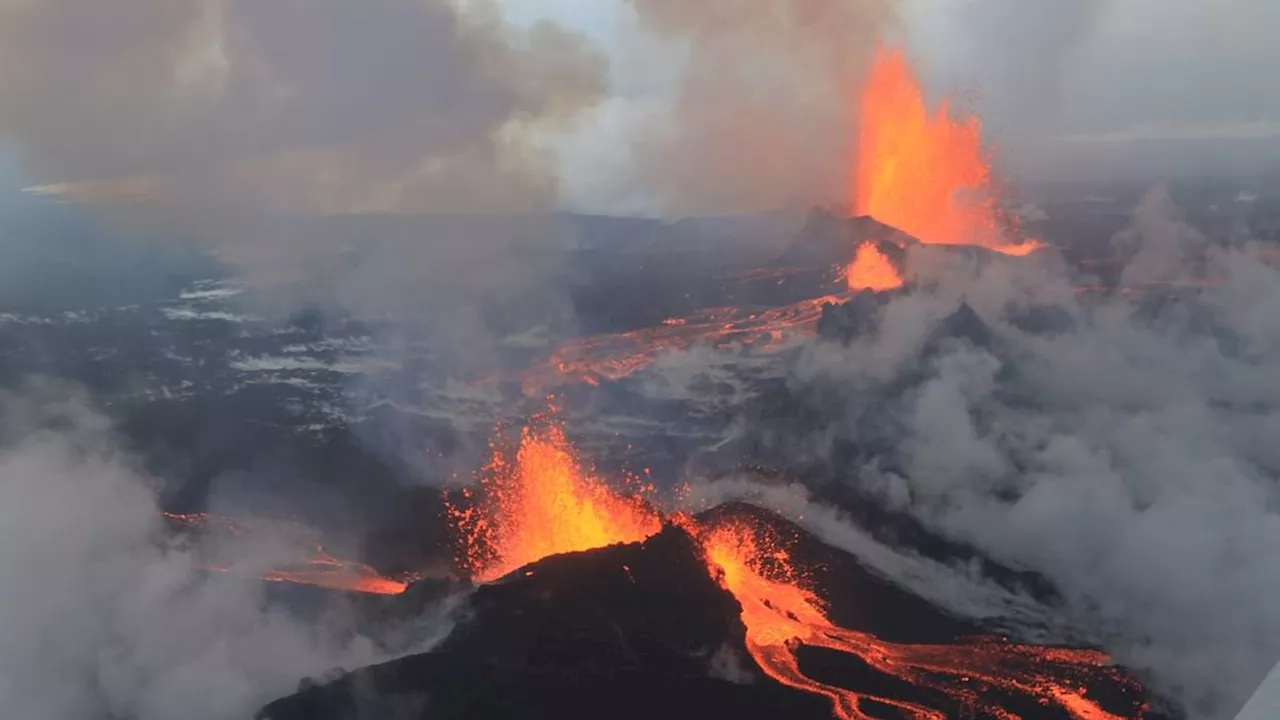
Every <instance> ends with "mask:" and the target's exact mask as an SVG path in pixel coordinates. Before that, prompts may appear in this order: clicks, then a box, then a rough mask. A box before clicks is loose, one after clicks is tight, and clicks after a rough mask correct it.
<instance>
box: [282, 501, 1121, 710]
mask: <svg viewBox="0 0 1280 720" xmlns="http://www.w3.org/2000/svg"><path fill="white" fill-rule="evenodd" d="M726 519H730V520H747V521H749V522H751V523H754V524H755V527H759V528H762V529H768V530H771V531H772V532H773V534H774V535H775V536H777V537H781V538H784V539H785V541H787V543H788V547H789V549H790V552H791V556H792V557H793V558H794V559H795V560H796V561H797V562H798V563H800V564H802V565H803V566H804V567H807V568H811V569H813V571H814V574H813V576H812V577H811V578H810V580H811V581H812V582H813V583H814V585H815V587H817V588H819V589H820V591H821V593H822V594H823V596H824V597H825V598H826V599H827V600H828V602H829V607H828V610H827V612H828V614H829V615H830V617H831V619H832V621H834V622H835V623H837V624H839V625H841V626H844V627H848V628H851V629H856V630H861V631H869V632H872V633H874V634H876V635H877V636H878V637H880V638H881V639H883V640H885V641H888V642H897V643H949V642H954V641H957V640H958V639H959V638H961V637H964V636H970V635H973V634H975V633H978V632H981V630H982V628H980V627H978V626H976V625H974V624H973V623H970V622H967V621H964V620H961V619H958V618H955V617H952V616H950V615H948V614H946V613H944V612H941V611H939V610H938V609H936V608H934V607H932V606H930V605H929V604H928V603H927V602H926V601H924V600H922V599H920V598H917V597H914V596H912V595H910V594H909V593H907V592H905V591H903V590H902V589H901V588H898V587H897V586H895V585H894V584H892V583H891V582H889V581H887V580H886V579H884V578H880V577H877V576H876V575H874V574H873V573H871V572H869V571H867V570H866V569H865V568H863V567H862V566H861V565H860V564H859V563H858V561H857V560H856V559H855V558H853V557H852V556H850V555H848V554H847V553H844V552H842V551H840V550H837V549H835V548H831V547H829V546H827V545H825V544H823V543H821V542H820V541H818V540H817V539H816V538H814V537H813V536H811V535H809V534H807V533H806V532H804V531H803V530H801V529H800V528H799V527H798V526H796V525H794V524H792V523H790V522H788V521H786V520H784V519H782V518H780V517H778V516H776V515H773V514H772V513H768V512H766V511H763V510H759V509H757V508H754V507H752V506H749V505H744V504H730V505H725V506H721V507H719V508H716V509H715V510H712V511H710V512H708V513H704V514H703V515H702V516H700V520H702V521H703V522H709V523H711V522H717V521H722V520H726ZM469 610H470V617H468V618H466V619H465V620H463V621H462V622H461V623H460V624H459V626H458V627H457V628H456V629H455V631H454V633H453V634H452V635H451V636H450V637H449V638H448V639H447V640H445V641H444V642H443V643H442V644H441V645H440V646H439V647H438V648H437V649H435V650H434V651H432V652H430V653H426V654H421V655H415V656H410V657H405V658H401V659H399V660H394V661H392V662H388V663H384V664H381V665H377V666H373V667H370V668H365V669H362V670H358V671H355V672H353V673H350V674H347V675H345V676H342V677H340V678H337V679H336V680H332V681H331V682H327V683H324V684H318V683H316V682H312V681H304V682H303V683H302V685H301V686H300V688H299V692H298V693H297V694H295V695H293V696H290V697H287V698H283V699H281V700H278V701H276V702H273V703H271V704H270V705H268V706H267V707H265V708H264V709H263V710H262V711H261V712H260V713H259V716H258V717H259V718H261V719H262V720H354V719H356V718H394V719H399V718H404V719H405V720H417V719H419V718H421V719H424V720H425V719H426V718H432V719H436V718H484V719H485V720H488V719H491V718H549V719H550V718H555V719H556V720H564V719H570V718H592V719H593V720H594V719H595V718H602V717H608V718H636V719H637V720H640V719H641V718H643V719H644V720H652V718H654V717H662V718H689V720H694V719H697V720H703V719H704V718H713V717H733V718H735V719H739V720H753V719H755V718H760V719H764V718H798V719H803V718H814V719H815V720H816V719H818V718H829V717H831V707H830V704H829V701H828V700H827V699H826V698H825V697H822V696H820V695H817V694H812V693H806V692H801V691H798V690H795V689H792V688H789V687H786V686H783V685H781V684H779V683H777V682H774V681H772V680H770V679H768V678H767V677H765V676H763V675H762V674H761V673H759V672H758V671H757V669H756V668H755V665H754V663H753V661H752V660H751V659H750V657H749V655H748V654H747V652H746V646H745V632H746V631H745V628H744V626H743V625H742V623H741V619H740V612H741V608H740V606H739V605H738V603H737V601H736V600H735V599H734V598H733V597H732V596H731V595H729V594H728V593H727V592H726V591H724V590H723V589H722V588H721V587H720V586H719V585H718V584H717V583H716V582H715V581H714V580H713V579H712V578H711V576H710V575H709V574H708V572H707V570H706V566H705V563H704V560H703V559H702V557H701V552H700V549H699V547H698V546H697V544H696V543H695V542H694V541H693V539H692V538H690V537H689V535H687V534H686V533H685V532H684V531H683V530H681V529H678V528H676V527H668V528H667V529H665V530H664V531H663V532H662V533H660V534H658V535H656V536H654V537H653V538H650V539H649V540H648V541H646V542H644V543H636V544H631V545H622V546H615V547H610V548H604V549H600V550H596V551H591V552H586V553H575V554H569V555H563V556H557V557H551V558H547V559H545V560H542V561H540V562H537V563H534V564H532V565H529V566H527V567H526V568H523V569H522V570H519V571H517V572H515V573H513V574H512V575H510V576H508V577H507V578H505V579H504V580H502V581H500V582H498V583H495V584H492V585H487V586H483V587H481V588H478V589H477V590H476V591H475V592H474V594H473V596H472V598H471V602H470V606H469ZM799 658H800V663H801V669H802V670H803V671H804V672H806V673H808V674H810V675H811V676H813V677H817V678H821V679H822V680H823V681H824V682H830V683H833V684H837V685H843V686H845V687H850V688H853V689H856V690H859V691H866V692H869V693H874V694H877V695H882V696H885V697H891V698H897V699H907V700H912V701H916V702H923V703H927V704H929V705H931V706H934V707H938V708H939V709H940V710H942V711H944V712H946V713H948V716H956V717H959V716H966V717H968V716H972V713H971V712H970V713H968V714H966V712H967V711H966V709H965V708H962V707H959V706H957V705H955V703H954V701H951V700H949V699H947V698H946V697H944V696H941V694H940V693H937V692H936V691H931V690H927V689H922V688H916V687H913V686H912V685H909V684H907V683H906V682H905V681H903V680H900V679H897V678H892V677H889V676H887V675H884V674H881V673H880V672H878V671H875V670H873V669H871V668H870V667H869V666H867V665H866V664H865V663H863V662H862V661H860V660H858V659H857V658H856V657H853V656H851V655H845V654H841V653H833V652H831V651H827V650H821V649H814V648H802V649H801V652H800V653H799ZM726 665H728V666H736V667H734V668H733V669H731V670H726V669H725V667H726ZM1101 691H1102V692H1104V693H1105V692H1108V691H1109V690H1108V688H1106V687H1103V688H1102V689H1101ZM1110 691H1111V692H1114V693H1116V695H1115V700H1116V703H1115V707H1133V706H1134V705H1135V703H1137V702H1138V699H1135V698H1134V697H1132V695H1131V694H1126V693H1128V692H1129V691H1128V690H1125V689H1118V690H1117V689H1115V688H1111V689H1110ZM1090 692H1091V694H1092V693H1093V692H1094V689H1093V688H1092V686H1091V688H1090ZM1001 702H1004V701H1003V700H1002V701H1001ZM1004 704H1005V705H1006V706H1008V707H1016V708H1017V709H1018V710H1019V712H1020V713H1022V714H1021V715H1020V716H1021V717H1025V718H1064V719H1065V717H1066V716H1065V715H1064V714H1063V713H1062V712H1061V711H1059V710H1054V709H1052V708H1043V707H1040V706H1038V705H1037V704H1036V702H1035V701H1034V700H1032V699H1022V700H1019V699H1017V698H1014V699H1012V700H1010V701H1009V702H1004ZM1037 708H1038V709H1037ZM873 714H875V713H874V711H873ZM876 716H877V717H879V715H878V714H876ZM884 717H886V718H888V717H896V716H894V715H892V714H885V715H884ZM974 717H980V716H974Z"/></svg>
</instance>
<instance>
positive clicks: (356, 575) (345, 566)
mask: <svg viewBox="0 0 1280 720" xmlns="http://www.w3.org/2000/svg"><path fill="white" fill-rule="evenodd" d="M164 516H165V518H167V519H168V520H169V521H170V522H172V523H174V524H175V525H178V526H180V527H181V528H182V529H183V530H185V531H187V532H193V533H200V534H202V535H208V534H220V535H224V536H230V537H234V538H241V539H243V538H249V537H260V538H263V539H266V538H267V537H268V536H270V537H271V538H272V541H273V542H274V541H277V540H280V539H281V537H282V536H284V535H298V534H300V533H301V534H307V535H310V534H313V531H309V530H307V529H301V530H300V529H299V528H296V527H288V526H289V524H288V523H278V522H271V521H266V520H261V519H246V520H236V519H232V518H225V517H216V516H211V515H207V514H204V513H191V514H178V513H164ZM298 554H299V558H298V559H297V560H296V561H294V562H290V563H288V564H286V565H282V566H278V567H274V568H271V569H269V570H266V571H264V572H260V573H256V574H255V577H256V578H257V579H259V580H266V581H268V582H286V583H294V584H297V585H314V586H316V587H322V588H327V589H329V590H345V591H348V592H360V593H371V594H376V595H398V594H400V593H402V592H404V589H405V587H407V583H404V582H401V581H399V580H393V579H391V578H388V577H383V576H382V575H380V574H378V571H376V570H374V569H373V568H371V567H369V566H368V565H364V564H362V563H358V562H354V561H352V560H343V559H341V558H337V557H334V556H333V555H330V554H329V553H328V552H326V551H325V549H324V547H323V546H321V545H314V546H311V547H309V548H307V549H306V550H301V551H299V553H298ZM200 568H201V569H202V570H207V571H209V572H225V573H234V572H236V569H235V568H234V567H231V566H229V565H228V564H227V563H225V562H222V561H219V560H216V559H212V560H210V561H209V562H203V563H201V565H200Z"/></svg>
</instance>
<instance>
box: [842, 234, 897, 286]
mask: <svg viewBox="0 0 1280 720" xmlns="http://www.w3.org/2000/svg"><path fill="white" fill-rule="evenodd" d="M844 276H845V279H846V280H848V282H849V292H858V291H860V290H872V291H874V292H883V291H885V290H894V289H896V288H900V287H902V275H900V274H899V273H898V268H896V267H894V266H893V263H892V262H889V258H887V257H885V256H884V253H882V252H880V249H879V248H877V247H876V246H875V243H869V242H865V243H862V244H861V245H859V246H858V254H857V255H855V256H854V258H853V262H851V263H849V267H847V268H845V272H844Z"/></svg>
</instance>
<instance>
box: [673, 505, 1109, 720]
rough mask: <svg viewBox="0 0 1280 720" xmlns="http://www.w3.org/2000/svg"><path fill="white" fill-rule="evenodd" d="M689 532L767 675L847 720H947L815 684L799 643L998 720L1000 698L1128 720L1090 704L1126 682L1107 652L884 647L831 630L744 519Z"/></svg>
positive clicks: (987, 645)
mask: <svg viewBox="0 0 1280 720" xmlns="http://www.w3.org/2000/svg"><path fill="white" fill-rule="evenodd" d="M684 524H685V526H686V528H687V529H689V530H690V532H692V533H693V534H694V535H695V537H697V538H698V539H699V540H700V541H701V543H702V546H703V548H704V552H705V554H706V562H707V566H708V569H709V571H710V572H711V574H712V575H713V576H714V577H716V578H717V579H718V580H719V581H720V583H721V584H722V585H723V586H724V588H725V589H726V590H728V591H729V592H730V593H732V594H733V596H734V597H735V598H736V599H737V600H738V603H739V604H740V605H741V606H742V622H743V624H744V625H745V626H746V629H747V634H746V644H747V650H748V651H749V652H750V653H751V656H752V657H753V658H754V659H755V661H756V663H757V665H759V667H760V669H761V670H762V671H763V672H764V673H765V674H766V675H768V676H769V677H771V678H773V679H774V680H777V681H778V682H780V683H783V684H785V685H788V686H790V687H793V688H796V689H799V690H803V691H806V692H810V693H815V694H818V695H822V696H825V697H827V698H828V699H830V701H831V704H832V709H833V712H834V714H835V716H836V717H837V718H840V720H873V716H872V715H870V714H868V712H869V709H871V708H894V709H895V710H896V711H897V712H898V713H899V714H901V715H904V716H905V717H909V718H917V719H920V720H946V717H947V715H946V714H944V713H943V712H941V711H939V710H937V709H934V708H930V707H926V706H924V705H921V704H918V703H915V702H907V701H902V700H897V699H893V698H889V697H883V696H877V695H872V694H867V693H858V692H854V691H852V690H848V689H845V688H841V687H837V686H833V685H828V684H826V683H822V682H819V681H817V680H814V679H812V678H810V677H808V676H807V675H805V674H804V671H803V670H801V668H800V664H799V660H798V658H797V655H796V649H797V646H798V645H799V644H803V645H809V646H813V647H821V648H827V649H829V650H835V651H838V652H842V653H847V654H849V655H853V656H856V657H857V658H859V659H861V660H862V661H863V662H864V663H866V664H867V665H868V666H869V667H871V668H873V669H875V670H876V671H879V672H881V673H884V674H885V675H888V676H890V677H895V678H899V679H901V680H904V681H906V682H908V683H910V684H911V685H913V686H916V687H920V688H927V689H930V690H933V691H935V692H937V693H939V694H940V695H943V696H946V697H948V698H950V699H951V700H952V701H953V702H955V703H957V704H959V705H960V706H961V707H963V708H966V709H967V710H969V711H975V710H976V711H980V712H982V713H985V714H987V715H989V716H992V717H997V718H1003V719H1005V720H1016V718H1017V717H1018V715H1016V714H1014V713H1012V712H1010V711H1008V710H1006V709H1004V708H1002V707H1000V706H999V705H997V704H995V703H993V702H991V701H990V700H988V699H987V698H988V697H990V696H991V695H992V694H993V693H994V694H997V695H998V694H1000V693H1002V692H1003V693H1012V694H1016V695H1019V696H1024V697H1032V698H1035V699H1036V701H1037V702H1038V703H1040V704H1041V705H1044V706H1051V707H1056V708H1058V709H1059V710H1061V711H1062V712H1063V713H1065V714H1066V716H1067V717H1071V718H1075V719H1076V720H1122V716H1120V715H1115V714H1113V713H1111V712H1109V711H1107V710H1105V709H1103V708H1102V707H1101V706H1100V705H1099V704H1098V703H1097V702H1096V701H1094V700H1093V699H1091V698H1089V697H1088V696H1087V695H1086V690H1085V687H1086V685H1087V682H1088V680H1089V679H1091V678H1094V679H1096V678H1097V677H1099V676H1107V677H1108V679H1110V680H1112V681H1113V682H1124V679H1123V677H1122V676H1121V674H1120V673H1119V672H1116V671H1114V670H1113V669H1112V668H1111V667H1109V666H1108V661H1109V658H1108V657H1107V656H1106V655H1104V654H1103V653H1100V652H1096V651H1093V650H1074V649H1064V648H1050V647H1038V646H1031V645H1020V644H1015V643H1010V642H1006V641H1004V640H1000V639H996V638H977V639H973V640H968V641H962V642H959V643H956V644H953V645H912V644H901V643H891V642H885V641H883V640H880V639H879V638H877V637H875V636H874V635H871V634H868V633H863V632H857V631H853V630H848V629H845V628H842V627H838V626H836V625H835V624H833V623H832V622H831V620H830V619H828V617H827V614H826V612H825V610H824V603H823V602H822V601H821V600H820V599H819V598H818V596H817V595H816V594H815V593H814V592H813V591H811V590H810V589H808V588H807V587H806V586H805V585H806V583H805V581H804V572H803V571H802V570H800V569H798V568H797V567H795V565H794V563H793V561H792V558H791V556H790V554H789V552H788V551H787V549H786V548H785V546H784V543H782V542H780V540H779V538H777V537H776V536H774V535H773V533H770V532H768V531H767V529H766V528H763V527H760V526H757V525H756V524H754V523H748V522H746V521H741V520H729V521H721V522H718V523H712V524H710V525H701V524H698V523H697V522H696V521H693V520H688V519H686V521H685V523H684Z"/></svg>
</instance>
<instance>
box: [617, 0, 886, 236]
mask: <svg viewBox="0 0 1280 720" xmlns="http://www.w3.org/2000/svg"><path fill="white" fill-rule="evenodd" d="M630 4H631V6H632V7H634V8H635V10H636V12H637V13H638V15H639V17H640V21H641V24H642V26H643V27H644V28H646V29H648V30H650V31H652V32H655V33H657V34H658V35H659V36H660V37H662V38H664V39H666V40H667V41H668V42H669V49H668V52H676V53H679V52H683V53H685V60H686V62H685V67H684V72H683V75H682V78H681V81H680V83H681V84H680V88H679V90H678V92H677V95H676V98H675V101H674V105H673V107H672V108H671V110H670V113H669V114H664V115H662V116H661V120H660V121H658V122H657V123H656V126H655V127H652V128H650V129H649V130H650V132H646V133H645V134H644V136H643V137H642V138H641V139H640V141H639V142H640V144H641V146H642V147H643V148H644V151H643V152H640V153H637V163H638V167H637V168H636V172H637V173H638V174H639V175H640V177H641V178H642V179H643V181H644V182H645V183H646V184H647V186H649V187H652V188H653V192H654V194H655V197H656V199H657V201H658V202H659V204H660V205H661V207H662V209H663V210H665V211H667V212H672V213H677V214H678V213H693V212H702V213H717V212H748V211H759V210H773V209H780V208H795V207H801V208H803V209H807V208H808V207H810V206H812V205H813V204H814V203H815V202H842V201H846V200H847V197H846V193H847V191H848V187H849V175H848V173H849V170H850V168H851V167H852V157H853V155H852V154H853V151H854V143H855V141H856V139H857V128H856V120H857V114H856V103H857V95H858V92H859V89H860V88H861V87H862V82H861V80H862V78H863V77H864V74H865V72H866V70H867V66H868V61H869V60H870V58H871V56H872V53H873V52H874V51H875V46H876V42H877V40H878V39H879V38H881V37H882V35H883V33H885V32H886V31H887V30H889V29H890V28H892V27H893V25H894V22H895V20H896V12H895V11H896V6H897V2H896V0H821V1H820V2H800V1H797V0H768V1H767V2H755V3H739V2H733V1H732V0H714V1H709V2H697V3H691V2H681V1H679V0H630Z"/></svg>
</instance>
